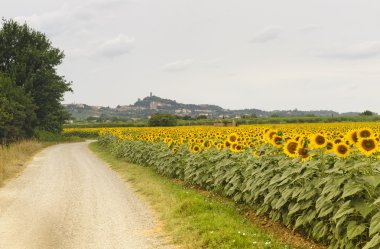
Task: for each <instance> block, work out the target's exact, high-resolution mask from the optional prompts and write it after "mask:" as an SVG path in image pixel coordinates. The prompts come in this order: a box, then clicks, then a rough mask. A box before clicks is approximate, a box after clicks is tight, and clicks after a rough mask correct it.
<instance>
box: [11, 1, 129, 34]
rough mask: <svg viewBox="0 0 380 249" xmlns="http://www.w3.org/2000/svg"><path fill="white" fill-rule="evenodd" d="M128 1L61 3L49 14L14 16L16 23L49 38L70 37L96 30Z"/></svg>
mask: <svg viewBox="0 0 380 249" xmlns="http://www.w3.org/2000/svg"><path fill="white" fill-rule="evenodd" d="M127 2H129V1H122V0H88V1H85V2H81V3H79V2H71V3H68V2H66V3H63V4H62V5H61V6H60V7H59V8H57V9H55V10H52V11H50V12H44V13H41V14H33V15H29V16H16V17H15V18H14V19H15V20H16V21H18V22H21V23H24V22H27V23H28V25H30V26H31V27H33V28H36V29H38V30H40V31H42V32H45V33H47V34H48V35H49V36H50V37H51V36H58V35H63V36H65V35H72V33H76V32H79V31H83V30H89V29H96V28H97V25H98V24H99V23H101V22H102V21H104V19H105V18H112V13H113V12H114V10H117V9H118V8H120V6H121V5H122V4H125V3H127ZM99 16H102V18H99Z"/></svg>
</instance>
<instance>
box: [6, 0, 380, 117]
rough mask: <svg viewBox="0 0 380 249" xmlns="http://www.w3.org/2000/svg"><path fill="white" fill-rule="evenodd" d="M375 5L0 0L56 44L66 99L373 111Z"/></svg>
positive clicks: (378, 6) (379, 64)
mask: <svg viewBox="0 0 380 249" xmlns="http://www.w3.org/2000/svg"><path fill="white" fill-rule="evenodd" d="M379 13H380V1H376V0H318V1H317V0H315V1H305V0H288V1H283V0H266V1H262V0H84V1H76V0H66V1H62V0H60V1H56V0H33V1H27V0H23V1H21V0H1V11H0V15H2V16H3V17H5V18H14V19H16V20H18V21H20V22H24V21H26V22H27V23H28V24H29V25H30V26H31V27H33V28H35V29H37V30H39V31H42V32H44V33H46V34H47V35H48V37H49V38H50V39H51V41H52V42H53V45H54V46H56V47H59V48H60V49H62V50H64V51H65V54H66V58H65V60H64V63H63V64H62V65H61V66H60V67H59V68H58V69H59V72H60V73H61V74H63V75H65V76H66V78H67V79H68V80H70V81H73V85H72V86H73V89H74V93H73V94H71V93H70V94H67V95H66V97H65V103H72V102H75V103H86V104H90V105H103V106H116V105H126V104H132V103H134V102H135V101H136V100H137V98H142V97H145V96H147V95H149V92H153V94H154V95H157V96H160V97H163V98H170V99H175V100H177V101H178V102H182V103H196V104H206V103H207V104H217V105H220V106H222V107H224V108H229V109H240V108H258V109H263V110H277V109H294V108H298V109H301V110H319V109H329V110H335V111H339V112H345V111H363V110H365V109H369V110H372V111H375V112H380V97H379V94H380V15H379Z"/></svg>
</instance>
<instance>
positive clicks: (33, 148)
mask: <svg viewBox="0 0 380 249" xmlns="http://www.w3.org/2000/svg"><path fill="white" fill-rule="evenodd" d="M44 147H45V145H44V144H42V143H40V142H37V141H33V140H29V141H21V142H18V143H14V144H11V145H9V146H0V186H1V185H3V184H4V182H5V181H6V180H7V179H10V178H12V177H15V176H16V175H17V174H18V173H20V172H21V171H22V170H23V169H24V168H25V165H26V164H27V162H28V161H29V160H30V159H31V158H32V156H33V155H34V154H35V153H36V152H38V151H39V150H41V149H42V148H44Z"/></svg>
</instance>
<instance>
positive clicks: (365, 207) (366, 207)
mask: <svg viewBox="0 0 380 249" xmlns="http://www.w3.org/2000/svg"><path fill="white" fill-rule="evenodd" d="M352 206H353V207H354V208H355V210H356V211H358V212H359V213H360V214H361V215H362V216H363V218H366V217H367V216H368V214H370V213H371V212H372V211H373V210H374V209H375V207H374V206H373V205H371V204H369V203H368V202H365V201H363V200H353V201H352Z"/></svg>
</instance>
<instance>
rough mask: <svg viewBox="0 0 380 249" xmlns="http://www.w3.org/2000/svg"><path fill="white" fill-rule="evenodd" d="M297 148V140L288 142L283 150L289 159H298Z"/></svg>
mask: <svg viewBox="0 0 380 249" xmlns="http://www.w3.org/2000/svg"><path fill="white" fill-rule="evenodd" d="M297 147H298V143H297V142H296V141H295V140H288V141H286V143H285V145H284V148H283V150H284V153H285V154H286V155H287V156H288V157H297V156H298V155H297Z"/></svg>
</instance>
